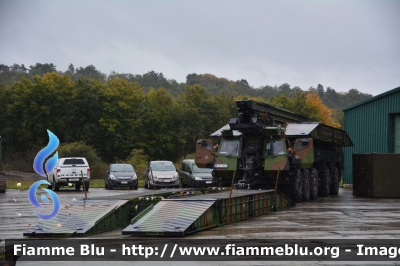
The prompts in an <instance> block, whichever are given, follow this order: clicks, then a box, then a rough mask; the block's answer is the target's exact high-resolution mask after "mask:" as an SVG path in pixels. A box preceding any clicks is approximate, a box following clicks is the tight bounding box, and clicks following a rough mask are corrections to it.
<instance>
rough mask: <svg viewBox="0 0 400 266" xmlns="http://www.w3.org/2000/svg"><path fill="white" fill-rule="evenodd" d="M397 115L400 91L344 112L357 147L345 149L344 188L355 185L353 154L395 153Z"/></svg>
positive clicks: (387, 93) (349, 132)
mask: <svg viewBox="0 0 400 266" xmlns="http://www.w3.org/2000/svg"><path fill="white" fill-rule="evenodd" d="M391 92H392V93H391ZM396 113H397V114H398V113H400V87H399V88H396V89H394V90H392V91H389V92H386V93H384V94H381V95H377V96H375V97H373V98H372V99H371V101H367V102H366V103H364V104H360V105H357V104H356V105H355V106H354V107H352V108H349V109H346V108H345V109H344V130H346V131H347V133H348V134H349V136H350V138H351V140H352V141H353V144H354V146H353V147H346V148H344V149H343V151H344V173H343V183H344V184H352V183H353V175H352V154H353V153H373V152H377V153H393V151H394V136H393V134H394V121H395V114H396Z"/></svg>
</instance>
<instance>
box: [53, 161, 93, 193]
mask: <svg viewBox="0 0 400 266" xmlns="http://www.w3.org/2000/svg"><path fill="white" fill-rule="evenodd" d="M82 175H83V178H82ZM47 181H49V182H50V183H51V185H49V186H48V188H49V189H51V188H52V189H53V190H54V191H58V190H59V189H60V187H63V186H71V185H72V186H75V189H76V190H80V188H81V185H83V183H84V185H85V190H86V191H88V190H89V186H90V167H89V163H88V162H87V160H86V159H85V158H83V157H70V158H60V159H58V160H57V163H56V166H55V167H54V169H53V170H52V171H51V172H50V174H48V175H47Z"/></svg>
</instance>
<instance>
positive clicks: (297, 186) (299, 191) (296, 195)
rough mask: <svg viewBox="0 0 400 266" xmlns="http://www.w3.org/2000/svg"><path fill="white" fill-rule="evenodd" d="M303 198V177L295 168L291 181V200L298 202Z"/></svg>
mask: <svg viewBox="0 0 400 266" xmlns="http://www.w3.org/2000/svg"><path fill="white" fill-rule="evenodd" d="M302 198H303V177H302V175H301V171H300V170H296V175H295V177H294V181H293V201H294V202H296V203H298V202H301V200H302Z"/></svg>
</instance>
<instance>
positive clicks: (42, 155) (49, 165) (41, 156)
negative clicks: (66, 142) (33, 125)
mask: <svg viewBox="0 0 400 266" xmlns="http://www.w3.org/2000/svg"><path fill="white" fill-rule="evenodd" d="M47 134H49V139H50V140H49V144H47V146H46V147H44V148H43V149H42V150H41V151H39V152H38V154H37V155H36V157H35V160H34V161H33V169H34V170H35V172H36V173H37V174H38V175H41V176H43V177H46V174H45V173H44V172H43V163H44V160H46V158H47V157H48V156H49V155H50V154H51V153H52V152H53V151H55V150H56V149H57V147H58V145H59V144H60V141H59V140H58V138H57V137H56V135H54V134H53V132H51V131H50V130H47ZM57 160H58V152H56V154H54V156H53V157H51V158H50V159H48V160H47V162H46V166H45V168H46V173H49V172H51V170H53V168H54V166H56V163H57Z"/></svg>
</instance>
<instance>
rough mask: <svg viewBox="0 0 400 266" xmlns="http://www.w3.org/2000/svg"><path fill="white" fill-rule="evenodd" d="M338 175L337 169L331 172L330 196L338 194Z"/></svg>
mask: <svg viewBox="0 0 400 266" xmlns="http://www.w3.org/2000/svg"><path fill="white" fill-rule="evenodd" d="M339 175H340V172H339V168H337V167H335V170H333V176H332V180H331V191H330V194H331V195H337V194H339V179H340V177H339Z"/></svg>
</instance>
